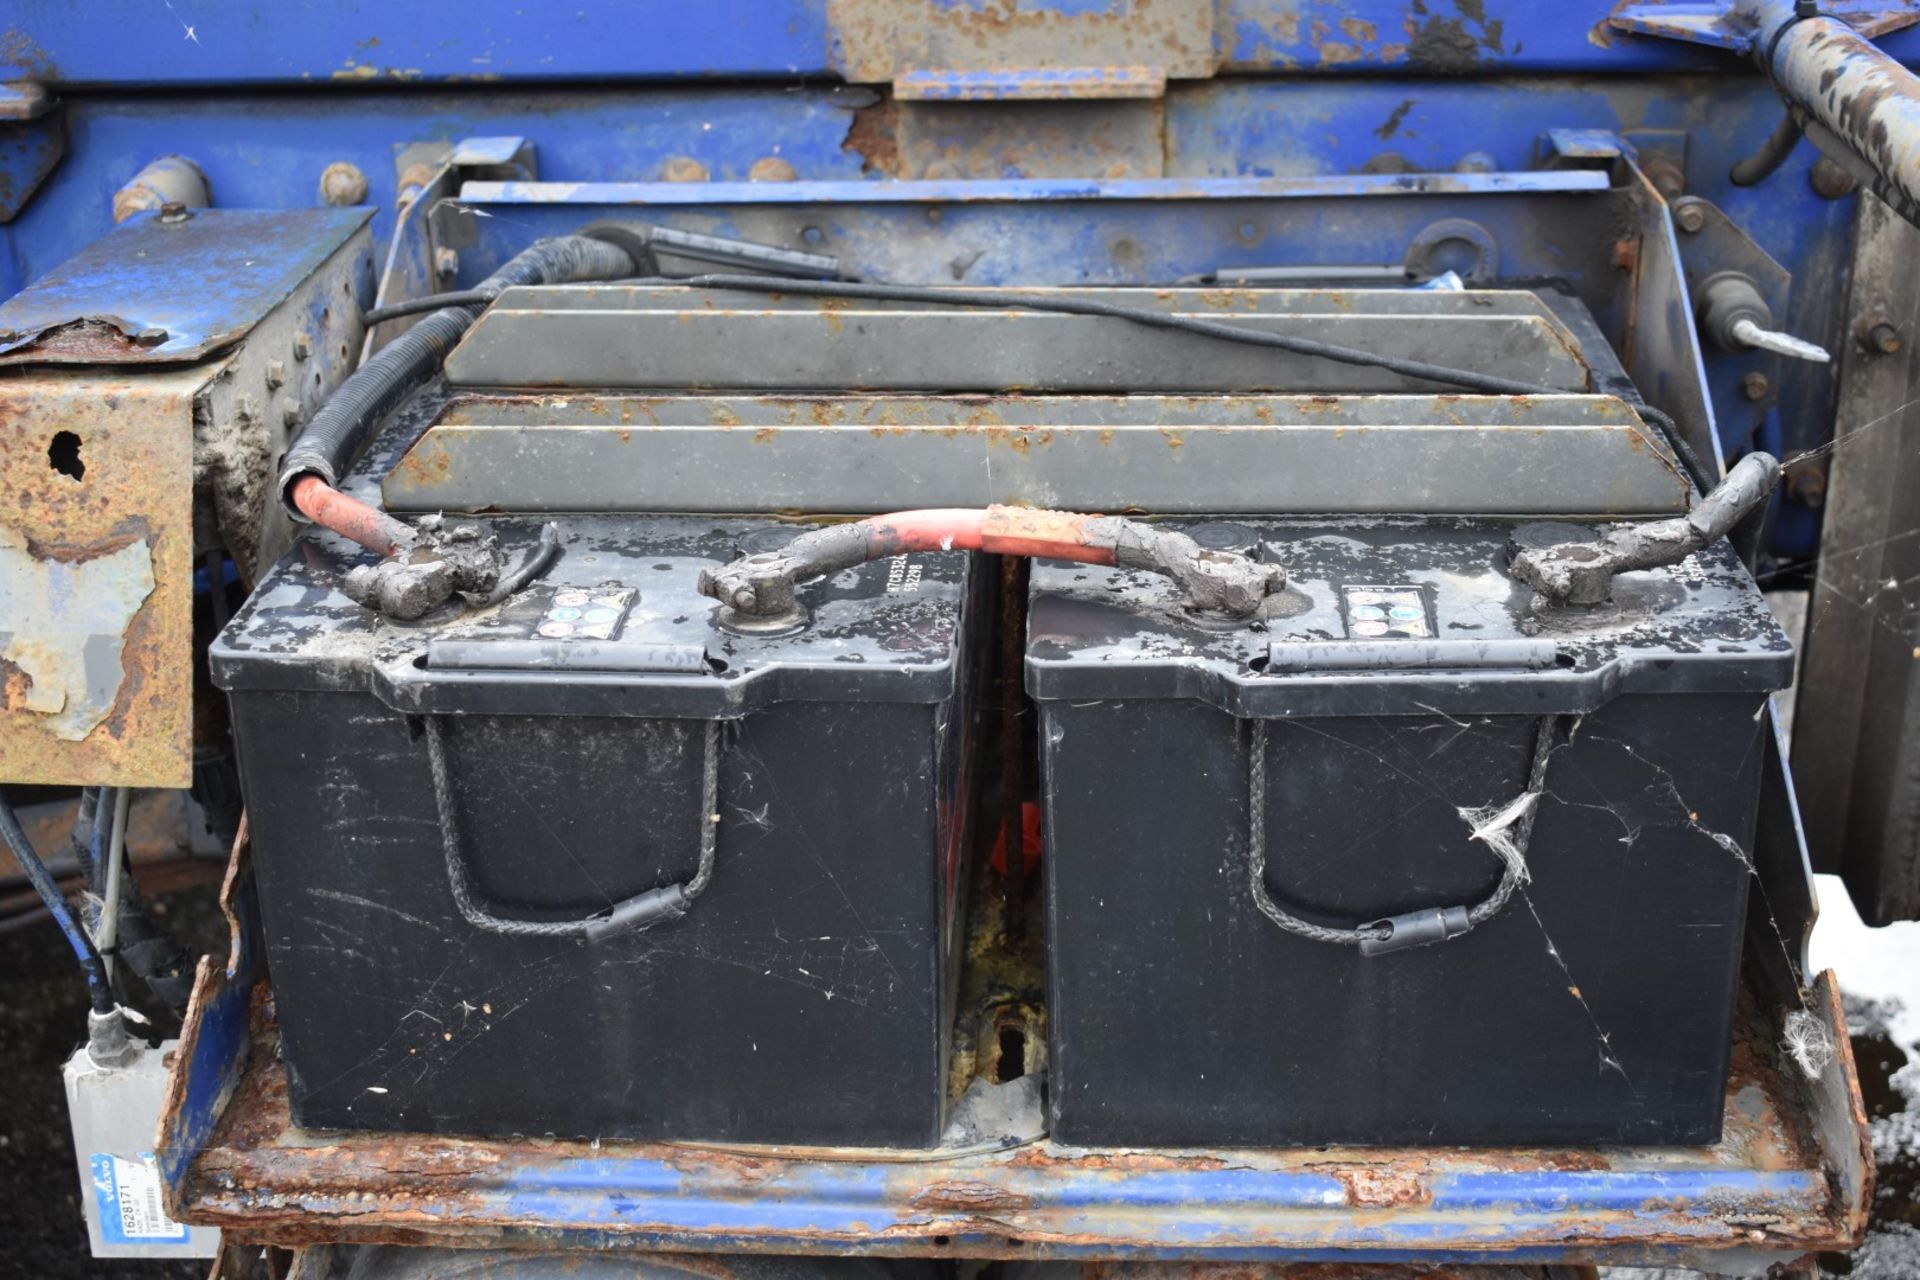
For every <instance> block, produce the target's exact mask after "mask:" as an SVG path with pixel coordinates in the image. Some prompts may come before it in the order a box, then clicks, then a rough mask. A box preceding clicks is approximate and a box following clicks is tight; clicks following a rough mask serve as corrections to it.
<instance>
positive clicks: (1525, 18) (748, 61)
mask: <svg viewBox="0 0 1920 1280" xmlns="http://www.w3.org/2000/svg"><path fill="white" fill-rule="evenodd" d="M919 7H920V6H919V5H918V4H916V3H913V0H902V2H901V4H900V9H901V12H902V13H903V14H905V13H907V12H908V11H910V10H912V9H917V8H919ZM934 7H936V8H938V7H940V6H934ZM1022 7H1023V8H1024V9H1027V10H1036V9H1041V8H1053V9H1056V10H1059V11H1062V12H1065V13H1070V14H1071V13H1078V12H1084V11H1086V10H1087V9H1088V7H1089V6H1088V5H1087V3H1086V0H1051V3H1048V2H1047V0H1023V4H1022ZM1098 7H1100V8H1103V9H1106V8H1111V7H1112V5H1111V4H1110V3H1107V0H1103V3H1102V4H1101V5H1100V6H1098ZM1722 7H1724V6H1722ZM831 8H832V6H831V4H830V3H829V0H700V2H699V3H687V2H686V0H573V2H571V3H569V4H567V5H565V6H563V7H559V8H555V7H550V6H545V5H537V4H527V3H525V2H524V0H462V2H460V3H451V2H450V0H449V2H443V3H438V4H409V5H402V6H394V5H386V4H380V3H377V0H171V2H170V3H164V4H158V3H150V2H149V0H88V3H85V4H76V3H73V2H72V0H12V4H11V6H10V11H9V12H8V14H7V15H6V18H5V21H6V23H7V27H6V30H5V32H4V38H0V80H9V79H36V80H41V81H45V82H47V83H50V84H60V85H75V86H97V85H121V86H131V85H216V84H224V85H236V84H267V83H279V84H290V83H310V82H315V81H318V82H339V83H342V84H345V85H364V84H366V83H367V82H369V81H376V82H377V81H391V80H404V81H431V82H437V83H452V82H458V81H463V80H482V81H512V82H532V81H550V80H563V79H572V80H587V79H608V80H613V79H622V80H630V79H636V78H651V79H663V78H686V77H691V76H706V77H767V78H774V79H790V78H794V77H805V76H826V75H832V74H835V66H834V59H833V31H832V20H831V17H832V15H831ZM1612 8H1613V6H1612V5H1610V4H1608V3H1606V2H1605V0H1583V2H1582V3H1579V4H1554V5H1544V4H1540V3H1538V2H1537V0H1485V2H1484V3H1467V2H1465V0H1431V3H1428V2H1426V0H1226V2H1225V3H1224V4H1223V5H1222V6H1221V9H1220V11H1219V17H1218V19H1217V21H1216V29H1215V36H1214V41H1215V46H1216V54H1217V56H1218V57H1219V59H1220V60H1221V63H1222V66H1221V69H1222V70H1223V71H1231V72H1246V71H1282V72H1312V71H1320V72H1331V73H1336V74H1348V73H1352V72H1354V71H1393V72H1400V73H1402V74H1412V75H1434V74H1444V75H1462V74H1466V75H1485V74H1493V73H1501V72H1555V71H1593V72H1601V73H1628V72H1647V71H1664V72H1671V71H1684V70H1704V69H1724V68H1727V67H1729V66H1730V65H1731V61H1732V60H1731V58H1730V56H1729V55H1727V54H1723V53H1721V52H1720V51H1718V50H1714V49H1708V48H1703V47H1699V46H1692V45H1687V44H1683V43H1681V42H1678V41H1674V40H1667V39H1661V38H1658V37H1654V36H1643V35H1633V34H1628V33H1623V32H1617V31H1614V30H1613V29H1612V28H1610V27H1609V26H1608V25H1607V18H1608V16H1609V13H1610V11H1611V10H1612ZM1885 43H1886V46H1887V48H1888V51H1889V52H1891V53H1893V54H1894V55H1895V56H1896V57H1900V58H1902V59H1903V60H1906V59H1912V58H1915V57H1920V36H1916V35H1915V34H1914V33H1912V32H1905V33H1900V34H1896V35H1890V36H1888V37H1886V38H1885Z"/></svg>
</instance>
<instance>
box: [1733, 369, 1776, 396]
mask: <svg viewBox="0 0 1920 1280" xmlns="http://www.w3.org/2000/svg"><path fill="white" fill-rule="evenodd" d="M1771 390H1773V383H1772V382H1770V381H1768V380H1767V375H1766V374H1764V373H1761V372H1760V371H1759V370H1758V369H1756V370H1754V371H1753V372H1752V373H1748V374H1743V375H1742V376H1741V378H1740V394H1741V395H1743V396H1745V397H1746V398H1747V399H1749V400H1765V399H1766V398H1767V392H1769V391H1771Z"/></svg>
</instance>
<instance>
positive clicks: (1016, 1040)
mask: <svg viewBox="0 0 1920 1280" xmlns="http://www.w3.org/2000/svg"><path fill="white" fill-rule="evenodd" d="M1026 1072H1027V1032H1026V1028H1024V1027H1022V1026H1021V1025H1020V1024H1019V1023H1017V1022H1008V1023H1002V1024H1001V1027H1000V1060H999V1061H998V1062H996V1063H994V1064H993V1078H994V1079H995V1080H997V1081H998V1082H999V1083H1001V1084H1006V1083H1007V1082H1008V1081H1009V1080H1018V1079H1019V1078H1020V1077H1021V1076H1023V1075H1025V1074H1026Z"/></svg>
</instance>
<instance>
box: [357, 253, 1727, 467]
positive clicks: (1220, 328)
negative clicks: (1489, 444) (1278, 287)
mask: <svg viewBox="0 0 1920 1280" xmlns="http://www.w3.org/2000/svg"><path fill="white" fill-rule="evenodd" d="M620 283H632V284H656V285H658V284H672V285H680V286H683V287H686V288H693V289H727V290H735V291H741V292H752V293H767V294H796V295H800V296H805V297H817V298H870V299H873V300H876V301H883V302H913V303H924V304H929V305H933V306H946V307H986V308H992V309H995V310H1001V311H1049V312H1056V313H1060V314H1064V315H1079V316H1102V317H1106V318H1109V319H1114V320H1126V321H1130V322H1131V323H1133V324H1141V325H1148V326H1151V327H1153V328H1156V329H1177V330H1180V331H1182V332H1185V333H1197V334H1201V335H1203V336H1205V337H1209V338H1218V339H1220V340H1222V341H1225V342H1239V343H1244V344H1247V345H1249V346H1256V347H1273V348H1275V349H1276V350H1280V351H1289V352H1292V353H1293V354H1295V355H1303V356H1316V357H1319V358H1320V359H1323V360H1332V361H1334V362H1336V363H1339V364H1347V365H1355V366H1359V367H1363V368H1371V369H1384V370H1386V371H1387V372H1388V373H1397V374H1399V375H1401V376H1402V377H1407V378H1419V379H1421V380H1423V381H1426V382H1437V383H1440V384H1443V385H1446V386H1455V387H1464V388H1466V389H1467V390H1470V391H1483V392H1487V393H1489V394H1492V395H1510V396H1538V395H1561V394H1564V390H1563V389H1562V388H1559V387H1550V386H1546V385H1544V384H1542V383H1537V382H1523V381H1521V380H1519V379H1516V378H1502V377H1500V376H1498V375H1496V374H1490V373H1481V372H1479V371H1477V370H1473V369H1456V368H1453V367H1451V366H1448V365H1439V364H1429V363H1427V362H1426V361H1424V360H1409V359H1406V358H1404V357H1402V356H1390V355H1384V354H1382V353H1380V352H1377V351H1366V350H1362V349H1361V348H1358V347H1345V346H1341V345H1339V344H1338V343H1333V342H1322V341H1320V340H1319V339H1317V338H1302V337H1296V336H1294V335H1291V334H1284V333H1269V332H1267V331H1265V330H1261V329H1249V328H1245V327H1243V326H1241V325H1237V324H1229V323H1225V322H1222V321H1218V320H1206V319H1202V318H1199V317H1197V316H1186V315H1177V314H1175V313H1173V312H1168V311H1159V310H1155V309H1153V308H1151V307H1132V306H1127V305H1125V304H1124V303H1117V302H1102V301H1100V300H1098V299H1095V298H1076V297H1073V296H1071V295H1067V294H1057V293H1055V294H1019V293H1010V292H1009V293H1001V292H989V291H987V290H982V289H945V288H931V287H923V286H919V285H901V284H882V283H879V282H876V281H866V280H818V279H801V278H798V277H792V276H767V275H751V276H748V275H724V274H705V275H696V276H656V277H645V278H639V279H634V280H628V281H622V282H620ZM495 292H498V291H497V290H496V291H495ZM491 296H492V295H491V294H490V293H488V291H487V290H485V289H479V290H468V291H465V292H462V293H447V294H436V295H434V296H433V297H429V298H415V299H412V300H410V301H408V302H405V303H396V304H394V305H393V306H391V307H382V308H380V309H379V310H378V311H374V312H368V313H367V315H368V319H369V321H373V320H375V319H390V318H392V317H393V316H396V315H404V314H409V313H410V312H411V311H414V310H419V311H430V310H433V309H435V308H436V307H440V306H464V305H480V304H483V303H484V302H486V301H490V300H491ZM402 307H404V308H407V310H406V311H402V310H399V308H402ZM1633 408H1634V411H1635V412H1636V413H1638V414H1639V415H1640V417H1641V418H1643V419H1645V420H1646V421H1648V422H1650V423H1652V424H1653V425H1654V427H1655V428H1656V429H1658V431H1659V432H1660V435H1661V436H1662V438H1664V439H1665V441H1666V443H1667V447H1668V448H1669V449H1671V450H1672V451H1673V454H1674V456H1675V457H1676V458H1678V459H1679V460H1680V464H1681V466H1683V467H1684V468H1685V469H1686V471H1687V475H1688V477H1689V478H1690V479H1691V480H1692V481H1693V483H1694V484H1695V485H1696V486H1697V487H1698V488H1699V490H1700V492H1702V493H1705V492H1706V491H1707V490H1708V489H1711V488H1712V487H1713V484H1714V481H1713V477H1712V475H1711V474H1710V473H1709V472H1708V471H1707V469H1706V467H1705V466H1704V465H1703V464H1702V462H1701V460H1700V455H1699V454H1698V453H1696V452H1695V451H1694V449H1693V446H1692V445H1690V444H1688V443H1687V441H1686V440H1685V438H1684V437H1683V436H1682V435H1681V433H1680V429H1679V426H1678V424H1676V423H1675V422H1674V420H1673V419H1672V417H1670V416H1669V415H1667V414H1666V413H1663V412H1662V411H1661V410H1659V409H1655V408H1653V407H1652V406H1651V405H1647V404H1636V405H1634V406H1633Z"/></svg>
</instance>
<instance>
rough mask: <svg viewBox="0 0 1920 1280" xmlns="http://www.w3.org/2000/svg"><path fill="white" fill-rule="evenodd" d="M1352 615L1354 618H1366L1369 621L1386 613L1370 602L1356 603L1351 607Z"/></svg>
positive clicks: (1382, 616)
mask: <svg viewBox="0 0 1920 1280" xmlns="http://www.w3.org/2000/svg"><path fill="white" fill-rule="evenodd" d="M1353 616H1354V617H1356V618H1366V619H1368V620H1369V621H1371V620H1373V619H1376V618H1384V617H1386V616H1387V615H1386V614H1384V613H1382V612H1381V611H1380V610H1378V609H1376V608H1374V607H1373V606H1372V605H1370V604H1358V605H1355V606H1354V607H1353Z"/></svg>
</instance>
